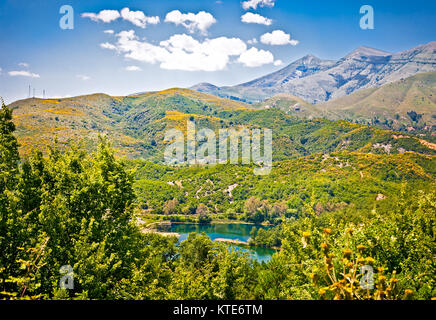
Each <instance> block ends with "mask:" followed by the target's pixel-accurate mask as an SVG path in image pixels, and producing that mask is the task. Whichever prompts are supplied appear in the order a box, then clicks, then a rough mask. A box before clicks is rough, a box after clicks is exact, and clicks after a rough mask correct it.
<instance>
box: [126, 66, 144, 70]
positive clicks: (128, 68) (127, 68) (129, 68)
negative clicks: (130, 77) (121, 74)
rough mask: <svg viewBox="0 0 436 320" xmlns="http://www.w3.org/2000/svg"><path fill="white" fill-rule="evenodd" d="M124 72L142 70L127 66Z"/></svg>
mask: <svg viewBox="0 0 436 320" xmlns="http://www.w3.org/2000/svg"><path fill="white" fill-rule="evenodd" d="M126 71H142V69H141V68H140V67H138V66H127V67H126Z"/></svg>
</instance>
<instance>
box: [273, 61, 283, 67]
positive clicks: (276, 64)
mask: <svg viewBox="0 0 436 320" xmlns="http://www.w3.org/2000/svg"><path fill="white" fill-rule="evenodd" d="M274 65H275V66H276V67H278V66H281V65H283V61H282V60H276V61H274Z"/></svg>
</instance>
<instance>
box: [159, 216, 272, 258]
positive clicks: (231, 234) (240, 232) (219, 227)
mask: <svg viewBox="0 0 436 320" xmlns="http://www.w3.org/2000/svg"><path fill="white" fill-rule="evenodd" d="M253 227H256V228H263V229H268V228H270V227H266V226H259V225H249V224H241V223H217V224H205V225H199V224H193V223H171V226H169V225H168V226H162V225H159V226H158V231H162V232H174V233H178V234H180V239H179V241H184V240H186V239H187V238H188V235H189V234H190V233H193V232H194V233H201V232H204V233H206V234H207V235H208V236H209V238H210V239H211V240H215V239H219V238H224V239H230V240H239V241H244V242H247V241H248V239H249V238H250V231H251V229H252V228H253ZM231 246H232V247H234V248H236V249H238V250H242V251H244V252H249V253H250V255H251V256H252V258H253V259H256V260H257V261H259V262H262V261H265V262H266V261H268V260H269V259H270V258H271V256H272V254H273V253H274V252H275V250H274V249H269V248H261V247H250V248H244V247H240V246H237V245H231Z"/></svg>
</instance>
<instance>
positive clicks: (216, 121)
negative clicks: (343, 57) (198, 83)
mask: <svg viewBox="0 0 436 320" xmlns="http://www.w3.org/2000/svg"><path fill="white" fill-rule="evenodd" d="M295 101H296V102H297V103H299V104H301V105H302V108H304V110H308V112H309V113H313V115H315V114H316V111H315V110H316V109H315V108H312V106H311V105H309V104H305V103H304V102H303V101H300V100H299V99H297V100H295ZM272 102H274V108H262V107H259V106H257V107H254V106H249V105H247V104H245V103H242V102H236V101H232V100H228V99H222V98H218V97H215V96H212V95H209V94H204V93H199V92H196V91H192V90H188V89H169V90H165V91H160V92H152V93H146V94H140V95H133V96H127V97H111V96H108V95H104V94H94V95H88V96H81V97H75V98H68V99H56V100H54V99H27V100H21V101H17V102H15V103H13V104H11V108H12V109H13V111H14V122H15V124H16V126H17V137H18V141H19V143H20V153H21V154H22V155H24V156H27V155H29V154H30V153H31V151H32V150H43V151H46V150H47V148H48V146H51V145H54V144H55V143H56V141H57V143H58V144H60V145H64V146H65V145H68V144H70V143H71V142H79V141H80V142H81V143H83V144H84V146H85V147H86V148H87V149H88V150H90V151H91V150H94V149H95V147H96V145H97V144H98V142H99V138H98V137H99V135H101V136H107V137H108V138H109V140H110V141H111V142H112V143H113V145H114V147H115V149H116V152H117V154H118V155H119V156H123V157H127V158H136V159H144V160H152V161H154V162H160V161H162V160H163V155H162V151H163V148H164V147H165V144H164V141H163V138H164V134H165V132H166V130H168V129H172V128H178V129H181V130H183V131H184V130H186V123H187V121H188V120H191V121H195V123H196V125H197V128H203V127H207V128H211V129H213V130H215V131H217V130H218V129H220V128H238V129H240V128H242V127H247V128H269V129H272V130H273V153H274V154H273V155H274V159H275V160H276V161H277V160H286V159H291V158H297V157H300V156H307V155H310V154H314V153H317V152H334V151H341V150H347V151H358V152H366V153H385V154H395V153H402V152H406V151H413V152H419V153H423V154H435V153H436V150H435V146H434V145H432V144H423V143H425V142H424V141H420V140H419V139H418V138H416V137H414V136H412V135H405V134H403V135H400V134H399V133H395V132H390V131H383V130H380V129H377V128H374V127H369V126H366V125H360V124H352V123H349V122H345V121H329V120H323V119H316V118H314V119H312V120H307V119H301V118H297V117H295V116H294V115H295V112H299V111H295V110H294V111H295V112H291V114H287V113H289V110H286V108H289V107H288V106H289V105H291V104H293V101H292V99H290V97H289V96H286V98H284V100H283V99H275V100H274V101H272ZM294 105H295V104H294ZM259 108H260V109H259ZM277 108H278V109H277ZM279 109H281V110H279Z"/></svg>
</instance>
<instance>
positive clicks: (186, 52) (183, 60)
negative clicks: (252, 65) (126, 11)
mask: <svg viewBox="0 0 436 320" xmlns="http://www.w3.org/2000/svg"><path fill="white" fill-rule="evenodd" d="M116 36H117V38H118V40H117V43H116V44H115V45H113V44H107V43H105V44H101V46H102V47H106V48H108V49H113V50H117V51H118V52H120V53H123V54H124V57H125V58H128V59H132V60H136V61H141V62H146V63H151V64H155V63H159V64H160V67H161V68H162V69H167V70H183V71H218V70H223V69H225V68H226V66H227V65H228V63H229V62H230V59H231V57H238V56H240V55H241V54H242V53H244V52H245V51H246V50H247V45H246V44H245V43H244V41H242V40H241V39H238V38H227V37H219V38H214V39H206V40H204V41H203V42H200V41H198V40H196V39H194V38H193V37H191V36H189V35H186V34H176V35H173V36H171V37H170V38H169V39H168V40H166V41H161V42H160V43H159V45H154V44H151V43H149V42H147V41H145V40H142V41H141V40H139V39H138V37H137V36H136V35H135V32H134V31H133V30H130V31H122V32H120V33H118V34H117V35H116Z"/></svg>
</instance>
